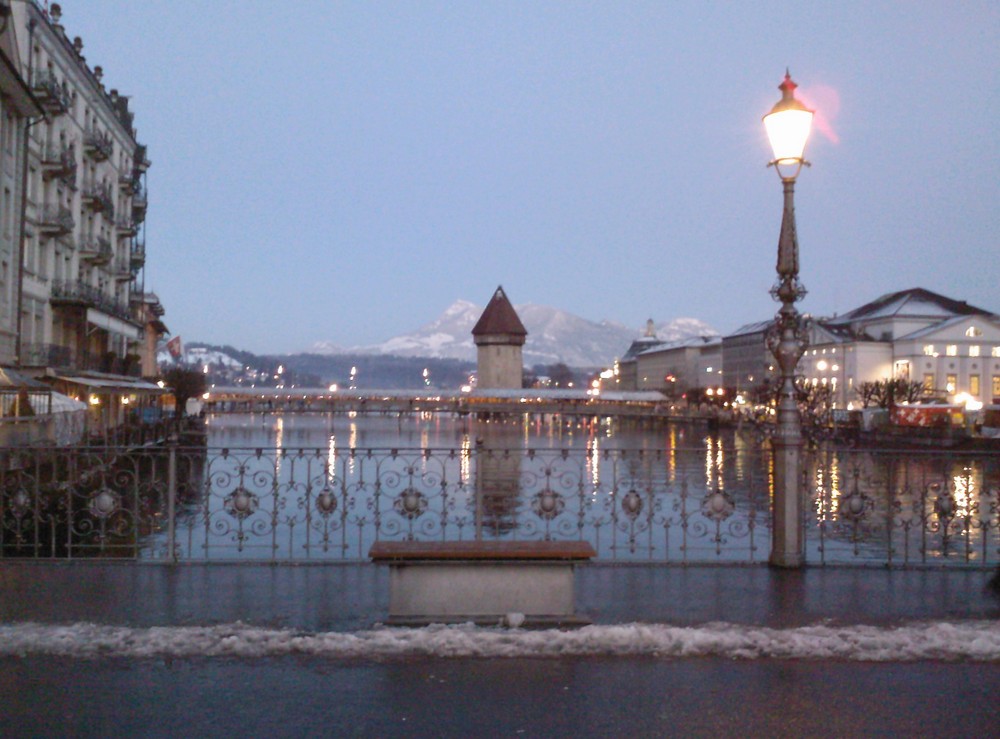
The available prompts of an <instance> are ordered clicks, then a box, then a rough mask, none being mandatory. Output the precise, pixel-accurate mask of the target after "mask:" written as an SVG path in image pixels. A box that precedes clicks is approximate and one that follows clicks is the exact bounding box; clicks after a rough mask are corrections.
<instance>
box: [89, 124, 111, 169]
mask: <svg viewBox="0 0 1000 739" xmlns="http://www.w3.org/2000/svg"><path fill="white" fill-rule="evenodd" d="M114 151H115V145H114V142H113V141H112V140H111V134H109V133H101V132H100V131H96V130H94V129H90V130H88V131H84V132H83V152H84V153H85V154H87V155H88V156H90V157H93V159H94V160H95V161H98V162H103V161H105V160H107V159H110V158H111V155H112V154H114Z"/></svg>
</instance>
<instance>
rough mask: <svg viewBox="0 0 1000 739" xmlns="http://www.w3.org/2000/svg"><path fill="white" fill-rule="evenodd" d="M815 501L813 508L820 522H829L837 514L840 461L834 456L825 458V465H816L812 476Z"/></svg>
mask: <svg viewBox="0 0 1000 739" xmlns="http://www.w3.org/2000/svg"><path fill="white" fill-rule="evenodd" d="M813 482H814V483H815V486H816V487H815V490H816V494H815V499H814V502H813V506H814V508H815V509H816V517H817V518H818V519H819V520H820V521H829V520H831V519H832V518H833V517H834V516H835V515H836V513H837V510H838V506H839V505H840V496H841V480H840V460H839V459H838V458H837V455H836V454H831V455H829V456H828V458H827V463H826V464H818V465H817V466H816V473H815V475H814V480H813Z"/></svg>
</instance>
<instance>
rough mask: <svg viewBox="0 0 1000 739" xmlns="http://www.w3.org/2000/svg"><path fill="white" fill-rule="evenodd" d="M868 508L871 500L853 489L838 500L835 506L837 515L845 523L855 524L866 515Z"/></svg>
mask: <svg viewBox="0 0 1000 739" xmlns="http://www.w3.org/2000/svg"><path fill="white" fill-rule="evenodd" d="M870 507H871V499H870V498H869V497H868V496H867V495H865V494H864V493H862V492H861V491H860V490H857V489H855V490H854V491H852V492H850V493H848V494H847V495H845V496H844V497H842V498H841V499H840V502H839V503H838V504H837V514H838V515H839V516H840V517H841V518H843V519H845V520H847V521H852V522H855V523H856V522H858V521H860V520H861V519H862V518H864V517H865V515H867V513H868V509H869V508H870Z"/></svg>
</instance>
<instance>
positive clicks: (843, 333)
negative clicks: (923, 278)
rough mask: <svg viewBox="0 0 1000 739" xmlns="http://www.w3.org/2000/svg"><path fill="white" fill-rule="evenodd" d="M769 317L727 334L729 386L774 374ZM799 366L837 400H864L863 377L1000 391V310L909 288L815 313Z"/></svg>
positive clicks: (995, 395) (941, 390)
mask: <svg viewBox="0 0 1000 739" xmlns="http://www.w3.org/2000/svg"><path fill="white" fill-rule="evenodd" d="M772 323H773V322H772V321H761V322H759V323H754V324H747V325H746V326H743V327H741V328H740V329H738V330H737V331H736V332H734V333H733V334H731V335H729V336H726V337H724V338H723V340H722V365H723V370H724V371H723V376H724V378H725V386H726V387H727V388H730V389H733V390H736V391H737V392H744V393H745V392H746V391H748V390H753V389H755V388H759V387H760V386H762V385H763V384H764V383H765V382H766V381H767V380H768V378H772V377H773V376H774V375H775V371H774V359H773V357H772V355H771V353H770V351H769V350H768V348H767V332H768V329H769V328H770V326H771V325H772ZM807 335H808V339H809V345H808V347H807V348H806V351H805V353H804V354H803V355H802V358H801V359H800V360H799V364H798V368H797V374H798V375H799V376H801V377H802V378H803V379H804V381H805V382H806V383H808V384H811V385H813V386H822V387H828V388H830V391H831V398H832V402H833V404H834V407H835V408H849V407H852V406H854V405H856V404H858V403H859V400H860V397H859V395H858V387H859V386H860V384H861V383H863V382H873V381H877V380H885V379H891V378H902V379H905V380H910V381H915V382H919V383H921V384H922V385H923V387H924V392H925V393H926V394H927V395H928V396H931V397H939V398H944V399H950V400H954V399H955V397H956V396H960V397H959V400H972V401H974V402H980V403H990V402H991V401H993V400H994V399H1000V317H998V316H997V315H995V314H993V313H991V312H990V311H988V310H985V309H983V308H977V307H975V306H971V305H969V304H968V303H965V302H963V301H959V300H955V299H953V298H949V297H946V296H944V295H940V294H938V293H934V292H932V291H930V290H926V289H924V288H911V289H909V290H901V291H899V292H895V293H889V294H887V295H883V296H881V297H879V298H877V299H875V300H873V301H871V302H869V303H865V304H864V305H862V306H860V307H859V308H856V309H854V310H852V311H850V312H848V313H846V314H844V315H842V316H835V317H833V318H821V319H815V320H810V321H808V323H807Z"/></svg>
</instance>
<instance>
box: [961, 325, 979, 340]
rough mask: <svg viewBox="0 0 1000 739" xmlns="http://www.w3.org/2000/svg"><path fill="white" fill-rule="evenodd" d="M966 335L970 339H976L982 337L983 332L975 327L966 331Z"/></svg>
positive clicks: (970, 327)
mask: <svg viewBox="0 0 1000 739" xmlns="http://www.w3.org/2000/svg"><path fill="white" fill-rule="evenodd" d="M965 335H966V336H968V337H969V338H970V339H972V338H975V337H976V336H982V335H983V332H982V331H980V330H979V329H978V328H977V327H975V326H969V327H968V328H967V329H965Z"/></svg>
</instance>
